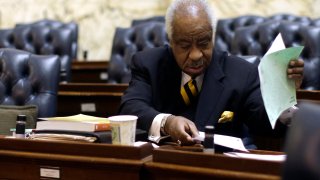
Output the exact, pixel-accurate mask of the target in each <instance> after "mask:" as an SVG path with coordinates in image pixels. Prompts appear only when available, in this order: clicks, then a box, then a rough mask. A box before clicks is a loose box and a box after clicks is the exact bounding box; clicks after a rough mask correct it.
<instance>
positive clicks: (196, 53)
mask: <svg viewBox="0 0 320 180" xmlns="http://www.w3.org/2000/svg"><path fill="white" fill-rule="evenodd" d="M202 56H203V54H202V52H201V50H200V49H198V48H197V47H192V49H191V51H190V54H189V58H190V59H191V60H199V59H200V58H202Z"/></svg>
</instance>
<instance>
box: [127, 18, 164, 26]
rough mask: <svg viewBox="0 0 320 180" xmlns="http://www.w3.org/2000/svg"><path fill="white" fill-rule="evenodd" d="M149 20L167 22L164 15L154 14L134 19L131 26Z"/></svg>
mask: <svg viewBox="0 0 320 180" xmlns="http://www.w3.org/2000/svg"><path fill="white" fill-rule="evenodd" d="M149 22H162V23H164V22H165V18H164V16H153V17H149V18H145V19H134V20H132V22H131V26H136V25H138V24H143V23H149Z"/></svg>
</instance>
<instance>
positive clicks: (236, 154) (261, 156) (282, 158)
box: [223, 152, 286, 162]
mask: <svg viewBox="0 0 320 180" xmlns="http://www.w3.org/2000/svg"><path fill="white" fill-rule="evenodd" d="M223 154H225V155H227V156H231V157H238V158H247V159H256V160H264V161H277V162H283V161H285V160H286V155H285V154H280V155H271V154H252V153H240V152H227V153H223Z"/></svg>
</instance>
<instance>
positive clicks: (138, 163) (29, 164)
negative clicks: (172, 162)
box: [0, 138, 152, 179]
mask: <svg viewBox="0 0 320 180" xmlns="http://www.w3.org/2000/svg"><path fill="white" fill-rule="evenodd" d="M151 151H152V146H151V145H150V144H148V143H147V144H145V145H143V146H140V147H133V146H116V145H108V144H91V143H71V142H68V143H67V142H49V141H35V140H21V139H5V138H1V139H0V168H1V171H0V177H1V178H4V179H40V169H41V168H47V169H54V170H55V171H58V172H59V173H60V179H98V178H99V179H106V178H107V179H140V174H141V173H142V167H143V163H144V162H147V161H150V159H151V157H150V154H151Z"/></svg>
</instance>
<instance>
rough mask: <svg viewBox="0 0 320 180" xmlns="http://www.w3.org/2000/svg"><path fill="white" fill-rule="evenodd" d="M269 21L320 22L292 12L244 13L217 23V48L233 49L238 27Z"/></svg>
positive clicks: (305, 23) (306, 23) (308, 23)
mask: <svg viewBox="0 0 320 180" xmlns="http://www.w3.org/2000/svg"><path fill="white" fill-rule="evenodd" d="M267 21H289V22H297V23H300V24H303V25H311V24H312V23H313V24H320V20H319V22H313V21H312V20H311V19H310V18H309V17H306V16H297V15H292V14H285V13H280V14H275V15H272V16H269V17H262V16H256V15H243V16H239V17H235V18H227V19H220V20H218V23H217V31H216V39H215V48H217V49H220V50H222V51H227V52H230V51H231V43H232V39H233V38H234V34H235V31H236V30H237V29H238V28H242V27H247V26H252V25H256V24H261V23H264V22H267Z"/></svg>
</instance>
